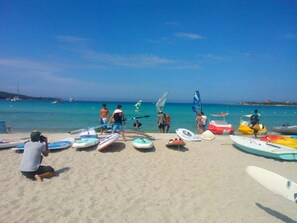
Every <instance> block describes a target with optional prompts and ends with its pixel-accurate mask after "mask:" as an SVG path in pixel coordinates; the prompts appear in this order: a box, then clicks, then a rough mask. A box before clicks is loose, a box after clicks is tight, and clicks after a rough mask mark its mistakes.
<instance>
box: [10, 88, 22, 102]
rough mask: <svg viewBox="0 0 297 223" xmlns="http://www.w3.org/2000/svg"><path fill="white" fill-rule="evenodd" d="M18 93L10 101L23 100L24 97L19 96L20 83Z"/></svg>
mask: <svg viewBox="0 0 297 223" xmlns="http://www.w3.org/2000/svg"><path fill="white" fill-rule="evenodd" d="M17 94H18V95H16V96H14V97H13V98H12V99H11V100H10V101H13V102H15V101H21V100H22V99H21V98H20V97H19V94H20V89H19V84H17Z"/></svg>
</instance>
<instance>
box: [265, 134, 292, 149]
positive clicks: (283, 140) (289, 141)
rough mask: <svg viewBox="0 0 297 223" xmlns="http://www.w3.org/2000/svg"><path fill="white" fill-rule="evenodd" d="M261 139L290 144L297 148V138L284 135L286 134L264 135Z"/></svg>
mask: <svg viewBox="0 0 297 223" xmlns="http://www.w3.org/2000/svg"><path fill="white" fill-rule="evenodd" d="M260 140H261V141H266V142H267V141H268V142H272V143H276V144H280V145H283V146H288V147H291V148H294V149H297V139H294V138H291V137H284V136H273V135H271V136H263V137H261V138H260Z"/></svg>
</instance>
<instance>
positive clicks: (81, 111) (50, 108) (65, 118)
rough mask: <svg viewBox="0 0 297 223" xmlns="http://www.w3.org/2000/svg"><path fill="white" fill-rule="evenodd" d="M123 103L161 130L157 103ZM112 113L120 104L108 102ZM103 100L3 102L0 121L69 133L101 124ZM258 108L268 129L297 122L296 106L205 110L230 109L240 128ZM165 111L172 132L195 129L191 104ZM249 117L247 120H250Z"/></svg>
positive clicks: (212, 108)
mask: <svg viewBox="0 0 297 223" xmlns="http://www.w3.org/2000/svg"><path fill="white" fill-rule="evenodd" d="M135 103H136V102H133V103H129V102H121V103H120V104H122V106H123V111H124V113H125V116H126V118H127V119H128V120H129V119H131V118H132V117H134V116H142V115H150V117H149V118H143V119H139V121H140V122H141V123H142V126H141V130H143V131H146V132H158V128H157V123H156V122H157V121H156V119H157V118H156V116H157V114H156V108H155V105H154V103H142V105H141V108H140V111H139V112H135V108H134V104H135ZM106 104H107V107H108V108H109V110H110V112H111V113H112V111H113V110H114V109H115V108H116V106H117V104H118V103H115V102H106ZM101 106H102V102H85V101H84V102H74V103H70V102H66V103H63V104H52V103H51V102H50V101H19V102H10V101H0V120H4V121H5V122H6V125H9V126H12V127H13V128H12V131H15V132H28V131H31V130H32V129H40V130H42V131H45V132H68V131H71V130H75V129H80V128H84V127H92V126H96V125H97V124H98V115H99V110H100V109H101ZM255 108H257V109H258V110H259V113H260V114H261V116H260V120H261V123H263V124H264V125H265V126H266V127H267V129H268V130H271V129H272V127H274V126H279V125H282V124H284V123H289V124H290V125H297V107H284V106H243V105H231V104H225V105H224V104H204V105H203V111H204V113H205V114H206V115H207V116H208V118H209V119H210V120H211V119H219V118H215V117H211V116H210V114H214V113H221V112H229V113H230V114H229V116H227V117H226V121H227V122H228V123H230V124H232V125H233V126H234V128H235V129H237V127H238V125H239V120H240V117H241V116H242V115H244V114H250V113H252V112H253V110H254V109H255ZM164 113H166V114H169V115H170V117H171V125H172V126H171V129H170V132H175V129H176V128H187V129H189V130H191V131H197V130H196V122H195V115H194V113H193V112H192V108H191V104H182V103H167V104H166V105H165V109H164ZM247 120H248V119H247ZM125 128H126V129H133V121H132V120H130V121H127V122H126V124H125Z"/></svg>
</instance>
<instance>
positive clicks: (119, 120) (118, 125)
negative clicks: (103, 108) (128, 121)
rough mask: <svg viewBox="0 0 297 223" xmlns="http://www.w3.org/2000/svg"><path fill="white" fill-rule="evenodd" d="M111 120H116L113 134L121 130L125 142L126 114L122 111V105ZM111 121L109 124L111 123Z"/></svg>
mask: <svg viewBox="0 0 297 223" xmlns="http://www.w3.org/2000/svg"><path fill="white" fill-rule="evenodd" d="M110 120H114V124H113V128H112V133H114V132H115V131H117V130H119V131H120V132H121V133H122V137H123V140H124V141H125V136H124V131H123V121H124V113H123V110H122V105H118V106H117V109H116V110H114V112H113V113H112V116H111V118H110ZM110 120H109V122H108V124H109V123H110Z"/></svg>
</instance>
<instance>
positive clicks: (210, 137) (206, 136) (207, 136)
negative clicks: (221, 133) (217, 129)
mask: <svg viewBox="0 0 297 223" xmlns="http://www.w3.org/2000/svg"><path fill="white" fill-rule="evenodd" d="M215 138H216V137H215V135H214V134H213V133H212V132H211V131H209V130H206V131H205V132H203V133H202V134H201V139H203V140H209V141H211V140H214V139H215Z"/></svg>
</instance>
